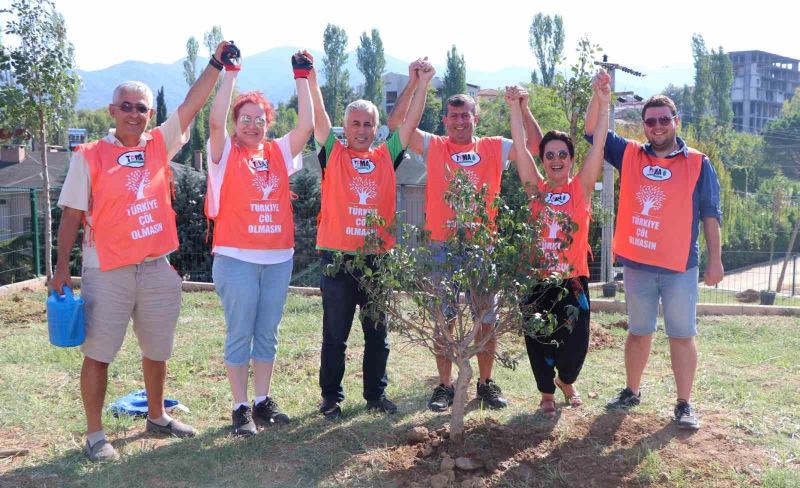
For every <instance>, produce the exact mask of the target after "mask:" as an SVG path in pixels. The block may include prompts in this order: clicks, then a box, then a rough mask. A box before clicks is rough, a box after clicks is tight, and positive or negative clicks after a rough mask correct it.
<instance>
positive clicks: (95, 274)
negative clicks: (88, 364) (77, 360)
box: [81, 258, 181, 363]
mask: <svg viewBox="0 0 800 488" xmlns="http://www.w3.org/2000/svg"><path fill="white" fill-rule="evenodd" d="M81 296H82V297H83V299H84V301H85V314H86V341H85V342H84V343H83V346H82V347H81V351H82V352H83V354H84V355H86V356H88V357H90V358H92V359H94V360H96V361H100V362H103V363H110V362H111V361H113V360H114V357H115V356H116V355H117V352H119V349H120V348H121V347H122V341H123V340H124V339H125V332H126V331H127V329H128V323H129V322H130V320H131V318H133V331H134V333H135V334H136V338H137V339H138V340H139V348H140V349H141V350H142V356H144V357H146V358H148V359H152V360H153V361H166V360H167V359H169V357H170V355H172V343H173V340H174V338H175V325H176V324H177V323H178V313H179V312H180V308H181V278H180V276H178V273H176V272H175V270H174V269H173V268H172V266H170V265H169V263H168V262H167V260H166V258H161V259H157V260H154V261H146V262H144V263H142V264H135V265H131V266H125V267H122V268H117V269H112V270H110V271H101V270H100V269H99V268H84V269H83V277H82V280H81Z"/></svg>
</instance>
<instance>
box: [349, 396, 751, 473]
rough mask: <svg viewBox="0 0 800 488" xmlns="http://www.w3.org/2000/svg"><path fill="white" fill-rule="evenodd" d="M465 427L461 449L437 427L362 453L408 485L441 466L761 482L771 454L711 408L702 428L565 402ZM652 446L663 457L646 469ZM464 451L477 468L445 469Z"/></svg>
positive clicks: (506, 471) (463, 454) (436, 470)
mask: <svg viewBox="0 0 800 488" xmlns="http://www.w3.org/2000/svg"><path fill="white" fill-rule="evenodd" d="M466 427H467V428H466V442H465V446H464V448H463V449H462V450H455V449H454V448H453V446H452V445H451V444H450V441H449V439H447V438H446V437H447V435H448V434H447V432H446V431H445V430H444V429H439V431H436V432H431V433H430V434H429V438H428V440H427V441H425V442H423V443H420V444H414V445H402V446H399V447H389V448H388V449H387V451H388V453H382V452H375V451H371V452H369V453H366V454H364V455H363V456H362V457H363V458H364V461H365V462H369V461H370V459H369V458H373V459H374V458H375V457H378V458H381V459H388V460H389V461H388V464H389V466H388V468H389V470H390V472H389V473H388V476H389V477H391V478H392V479H394V480H395V481H396V483H397V485H398V486H402V487H409V488H415V487H423V486H426V487H427V486H432V481H433V485H434V486H435V483H436V481H437V480H432V477H434V476H437V475H440V474H444V475H445V476H447V477H448V478H449V484H446V485H444V486H472V487H479V486H480V487H483V486H487V487H489V486H561V485H563V486H598V487H617V486H642V485H648V486H674V485H675V483H676V482H678V481H683V482H687V483H688V484H689V485H690V486H692V485H695V484H697V483H703V484H706V485H710V486H729V485H730V484H732V481H733V480H732V478H731V476H732V475H733V473H737V474H738V475H739V476H742V477H744V482H745V484H746V485H750V483H754V482H757V481H756V480H755V479H754V478H753V477H752V473H754V472H756V471H758V470H759V469H762V467H763V466H764V463H765V462H766V460H767V453H766V452H763V451H761V450H759V449H758V448H755V447H752V446H748V445H746V444H744V443H741V442H740V441H738V440H737V438H736V435H735V433H734V432H731V431H730V430H728V429H727V428H726V427H724V422H723V421H722V418H721V417H720V415H719V414H714V413H710V412H709V413H707V414H706V415H704V417H703V427H702V429H700V430H699V431H697V432H685V431H680V430H678V429H677V428H676V427H675V425H673V424H672V423H671V422H670V421H669V420H668V419H664V418H655V417H654V416H652V415H646V414H637V413H630V414H627V415H626V414H625V413H623V412H613V413H606V414H602V415H599V416H585V415H583V414H582V413H581V411H580V409H567V408H564V409H562V410H560V418H559V419H558V421H556V420H547V419H544V418H542V417H541V416H534V415H531V416H528V417H525V418H520V419H518V421H516V422H514V423H513V424H511V425H500V424H498V423H496V422H494V421H493V420H491V419H487V420H485V421H482V422H477V421H469V422H467V426H466ZM433 446H436V447H433ZM448 450H449V452H448ZM652 453H655V454H656V456H657V457H656V458H655V459H657V460H658V462H657V463H656V464H653V463H652V462H651V465H650V466H647V467H645V468H644V469H643V463H647V462H648V461H647V456H648V454H649V455H650V456H653V454H652ZM459 456H464V457H468V458H470V459H472V460H473V461H475V462H476V463H477V464H478V465H480V466H481V467H480V468H478V469H477V470H475V471H472V472H467V471H463V470H461V469H458V468H455V469H452V470H450V469H444V470H443V469H442V460H443V459H444V458H445V457H451V458H456V457H459ZM445 464H448V461H445ZM710 467H712V468H710ZM652 469H655V470H656V471H655V472H653V473H652V474H651V473H650V472H649V471H652ZM715 473H718V474H720V475H721V476H719V477H718V476H717V475H715ZM675 477H680V480H678V479H674V478H675ZM704 477H705V479H704ZM681 484H682V483H681Z"/></svg>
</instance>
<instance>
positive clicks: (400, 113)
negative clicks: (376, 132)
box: [386, 56, 431, 154]
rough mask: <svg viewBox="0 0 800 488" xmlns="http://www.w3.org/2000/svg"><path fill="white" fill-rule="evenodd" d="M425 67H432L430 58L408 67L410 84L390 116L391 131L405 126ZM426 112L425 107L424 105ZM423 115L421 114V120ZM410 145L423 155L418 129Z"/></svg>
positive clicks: (388, 122) (420, 134) (413, 134)
mask: <svg viewBox="0 0 800 488" xmlns="http://www.w3.org/2000/svg"><path fill="white" fill-rule="evenodd" d="M423 65H427V66H431V65H430V63H428V57H427V56H426V57H424V58H421V59H417V60H415V61H412V62H411V64H409V65H408V83H406V86H404V87H403V90H402V91H401V92H400V96H399V97H397V100H396V101H395V103H394V108H392V113H391V114H389V120H388V121H387V122H386V124H387V125H388V126H389V130H391V131H395V130H398V129H399V128H400V126H401V125H402V124H403V121H404V120H405V119H406V118H407V117H408V111H409V109H410V108H411V99H412V98H413V96H414V94H415V93H416V92H417V91H419V90H418V88H419V84H420V76H419V70H420V67H421V66H423ZM422 95H423V98H424V97H427V95H428V92H427V86H426V87H425V91H424V92H423V93H422ZM423 104H424V100H423ZM423 110H424V105H423ZM421 117H422V114H420V118H421ZM417 125H419V121H417V124H416V125H414V128H415V129H416V127H417ZM408 145H409V146H410V147H411V150H412V151H414V152H415V153H417V154H421V153H422V133H421V132H420V131H419V130H418V129H417V130H414V131H413V132H412V134H411V138H410V140H409V141H408Z"/></svg>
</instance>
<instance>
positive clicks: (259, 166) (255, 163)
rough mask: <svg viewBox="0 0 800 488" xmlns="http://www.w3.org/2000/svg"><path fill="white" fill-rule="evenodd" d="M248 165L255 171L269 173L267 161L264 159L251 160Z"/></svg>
mask: <svg viewBox="0 0 800 488" xmlns="http://www.w3.org/2000/svg"><path fill="white" fill-rule="evenodd" d="M248 163H249V164H250V167H251V168H253V169H254V170H256V171H269V161H268V160H266V159H264V158H259V157H256V158H251V159H250V161H248Z"/></svg>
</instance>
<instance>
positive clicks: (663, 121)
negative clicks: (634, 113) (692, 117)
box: [644, 115, 677, 129]
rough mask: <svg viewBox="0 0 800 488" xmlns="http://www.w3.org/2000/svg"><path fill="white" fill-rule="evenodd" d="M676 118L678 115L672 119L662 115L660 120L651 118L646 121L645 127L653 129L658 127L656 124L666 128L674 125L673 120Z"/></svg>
mask: <svg viewBox="0 0 800 488" xmlns="http://www.w3.org/2000/svg"><path fill="white" fill-rule="evenodd" d="M675 117H677V115H673V116H672V117H668V116H666V115H662V116H661V117H659V118H655V117H650V118H647V119H644V125H646V126H647V127H650V128H651V129H652V128H653V127H655V126H656V123H658V125H660V126H661V127H666V126H668V125H670V124H671V123H672V119H674V118H675Z"/></svg>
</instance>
